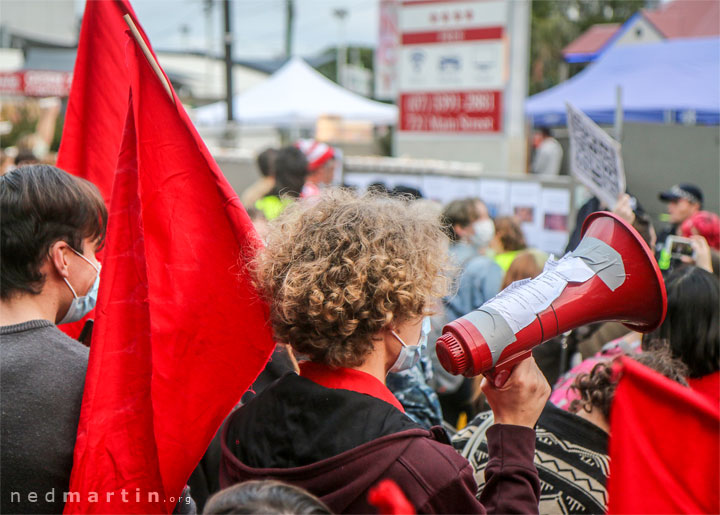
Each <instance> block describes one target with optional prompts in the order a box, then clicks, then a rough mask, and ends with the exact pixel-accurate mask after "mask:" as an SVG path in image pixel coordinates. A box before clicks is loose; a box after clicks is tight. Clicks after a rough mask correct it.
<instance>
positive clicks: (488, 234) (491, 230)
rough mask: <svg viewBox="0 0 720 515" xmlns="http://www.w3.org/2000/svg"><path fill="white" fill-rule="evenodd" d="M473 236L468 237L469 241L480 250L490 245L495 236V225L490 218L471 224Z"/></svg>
mask: <svg viewBox="0 0 720 515" xmlns="http://www.w3.org/2000/svg"><path fill="white" fill-rule="evenodd" d="M472 226H473V230H474V231H475V234H473V235H472V236H471V237H470V241H472V244H473V245H475V246H476V247H478V248H480V249H482V248H485V247H487V246H488V245H490V242H491V241H492V239H493V236H495V223H494V222H493V221H492V219H490V218H486V219H484V220H478V221H476V222H475V223H473V224H472Z"/></svg>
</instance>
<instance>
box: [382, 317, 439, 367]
mask: <svg viewBox="0 0 720 515" xmlns="http://www.w3.org/2000/svg"><path fill="white" fill-rule="evenodd" d="M430 329H431V327H430V317H425V318H423V321H422V328H421V329H420V339H419V340H418V343H417V345H407V344H406V343H405V342H404V341H402V338H400V337H399V336H398V335H397V333H396V332H395V331H390V332H391V333H392V335H393V336H394V337H395V338H397V340H398V341H399V342H400V344H401V345H402V349H400V354H398V357H397V359H396V360H395V363H393V366H392V367H390V372H402V371H403V370H408V369H410V368H412V367H414V366H415V365H417V363H418V361H420V355H421V354H422V351H423V348H425V346H426V345H427V341H428V335H429V334H430Z"/></svg>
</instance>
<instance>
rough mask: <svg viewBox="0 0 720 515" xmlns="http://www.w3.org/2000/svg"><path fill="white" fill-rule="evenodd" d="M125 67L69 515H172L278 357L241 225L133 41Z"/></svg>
mask: <svg viewBox="0 0 720 515" xmlns="http://www.w3.org/2000/svg"><path fill="white" fill-rule="evenodd" d="M127 66H128V75H129V77H130V81H131V102H130V109H129V111H128V114H127V123H126V126H125V133H124V137H123V143H122V148H121V153H120V157H119V160H118V170H117V176H116V181H115V185H114V186H113V198H112V202H111V206H110V218H109V223H108V235H107V248H106V250H105V259H104V262H103V268H102V272H101V281H100V285H101V286H100V298H99V304H98V308H97V311H98V316H97V322H96V328H95V334H94V336H93V345H92V347H91V350H90V362H89V366H88V374H87V379H86V384H85V394H84V398H83V406H82V413H81V417H80V426H79V429H78V438H77V443H76V447H75V461H74V467H73V473H72V477H71V482H70V490H71V492H73V493H75V492H77V497H76V498H74V499H70V500H71V501H77V502H71V503H68V504H67V505H66V512H71V513H80V512H82V513H88V512H92V513H128V512H132V513H160V512H166V513H167V512H169V511H171V510H172V509H173V507H174V505H175V503H176V502H177V497H178V496H179V494H180V492H181V491H182V489H183V486H184V485H185V483H186V481H187V479H188V477H189V475H190V473H191V472H192V470H193V468H194V467H195V466H196V464H197V463H198V461H199V460H200V458H201V456H202V454H203V452H204V451H205V449H206V448H207V445H208V444H209V442H210V440H211V439H212V437H213V435H214V434H215V432H216V430H217V429H218V427H219V426H220V424H221V422H222V420H223V418H224V417H225V416H226V415H227V414H228V413H229V412H230V410H231V409H232V407H233V406H234V405H235V404H236V403H237V402H238V400H239V398H240V396H241V395H242V394H243V393H244V391H245V390H246V389H247V388H248V387H249V386H250V384H251V383H252V382H253V381H254V379H255V378H256V376H257V375H258V373H259V372H260V371H261V370H262V368H263V366H264V365H265V363H266V361H267V359H268V357H269V355H270V353H271V351H272V349H273V346H274V344H273V341H272V337H271V332H270V329H269V324H268V323H267V313H268V310H267V306H266V305H265V304H264V303H263V302H262V301H261V300H260V299H259V297H258V294H257V291H256V290H255V289H254V287H253V285H252V282H251V280H250V278H249V276H248V273H247V270H246V264H247V259H248V258H249V257H250V256H252V254H254V252H255V251H256V250H257V248H259V245H260V241H259V239H258V238H257V235H256V233H255V232H254V229H253V227H252V224H251V222H250V220H249V218H248V217H247V214H246V213H245V211H244V209H243V208H242V206H241V204H240V202H239V200H238V198H237V196H236V195H235V193H234V192H233V190H232V188H231V187H230V185H229V184H228V182H227V181H226V180H225V178H224V177H223V175H222V173H221V172H220V170H219V169H218V167H217V165H216V164H215V162H214V161H213V159H212V157H211V156H210V155H209V153H208V151H207V149H206V147H205V146H204V144H203V143H202V140H201V139H200V137H199V136H198V134H197V133H196V132H195V130H194V128H193V126H192V124H191V123H190V121H189V118H188V116H187V114H186V113H185V111H184V110H183V108H182V106H181V104H180V101H179V100H178V99H177V97H176V96H175V97H174V98H175V103H173V101H172V100H171V99H170V98H169V97H168V94H167V93H166V92H165V90H164V89H163V86H162V85H161V83H160V81H159V80H158V77H157V76H156V75H155V74H154V73H153V71H152V70H151V68H150V66H149V64H148V62H147V60H146V59H145V57H144V56H143V55H142V53H140V50H139V49H138V47H137V45H136V43H135V42H134V41H132V42H131V43H130V44H129V45H128V52H127ZM94 492H97V495H96V496H93V493H94ZM73 495H74V494H73ZM93 501H95V502H93Z"/></svg>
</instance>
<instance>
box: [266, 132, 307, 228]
mask: <svg viewBox="0 0 720 515" xmlns="http://www.w3.org/2000/svg"><path fill="white" fill-rule="evenodd" d="M307 167H308V163H307V159H306V158H305V154H303V153H302V151H300V149H298V148H297V147H294V146H292V145H290V146H287V147H283V148H281V149H280V150H278V153H277V156H276V157H275V185H274V186H273V187H272V189H271V190H270V192H269V193H268V194H267V195H265V196H264V197H262V198H261V199H260V200H258V201H257V202H255V207H256V208H257V209H259V210H260V211H262V212H263V214H264V215H265V218H266V219H267V220H273V219H274V218H277V217H278V216H279V215H280V213H282V212H283V210H284V209H285V208H286V207H287V206H289V205H290V204H292V203H293V202H294V201H295V200H296V199H298V198H299V197H300V193H301V192H302V189H303V185H304V184H305V178H306V177H307V173H308V168H307Z"/></svg>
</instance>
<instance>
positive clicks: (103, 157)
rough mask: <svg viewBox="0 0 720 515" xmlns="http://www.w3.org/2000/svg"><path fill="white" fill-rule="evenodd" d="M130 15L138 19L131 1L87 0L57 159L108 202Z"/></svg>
mask: <svg viewBox="0 0 720 515" xmlns="http://www.w3.org/2000/svg"><path fill="white" fill-rule="evenodd" d="M125 14H129V15H130V16H132V18H133V20H134V19H135V13H134V12H133V9H132V7H131V6H130V3H129V2H127V0H103V1H97V0H88V1H87V2H86V4H85V12H84V14H83V20H82V27H81V29H80V40H79V41H78V51H77V57H76V59H75V68H74V69H73V81H72V87H71V89H70V98H69V99H68V106H67V111H66V113H65V124H64V126H63V134H62V140H61V142H60V150H59V151H58V158H57V165H58V167H59V168H62V169H63V170H65V171H67V172H69V173H71V174H74V175H77V176H79V177H83V178H84V179H87V180H89V181H90V182H92V183H94V184H95V185H96V186H97V187H98V189H99V190H100V193H102V195H103V198H104V199H105V203H107V204H108V205H109V204H110V192H111V190H112V184H113V176H114V174H115V166H116V164H117V158H118V152H119V151H120V142H121V138H122V134H123V127H124V125H125V115H126V114H127V99H128V90H129V88H130V79H129V77H128V76H127V71H126V68H125V42H126V41H127V37H126V36H125V31H126V30H127V28H128V27H127V25H126V24H125V20H123V16H124V15H125ZM135 24H136V25H137V26H138V27H139V24H138V23H137V21H136V22H135ZM140 30H142V29H140Z"/></svg>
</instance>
